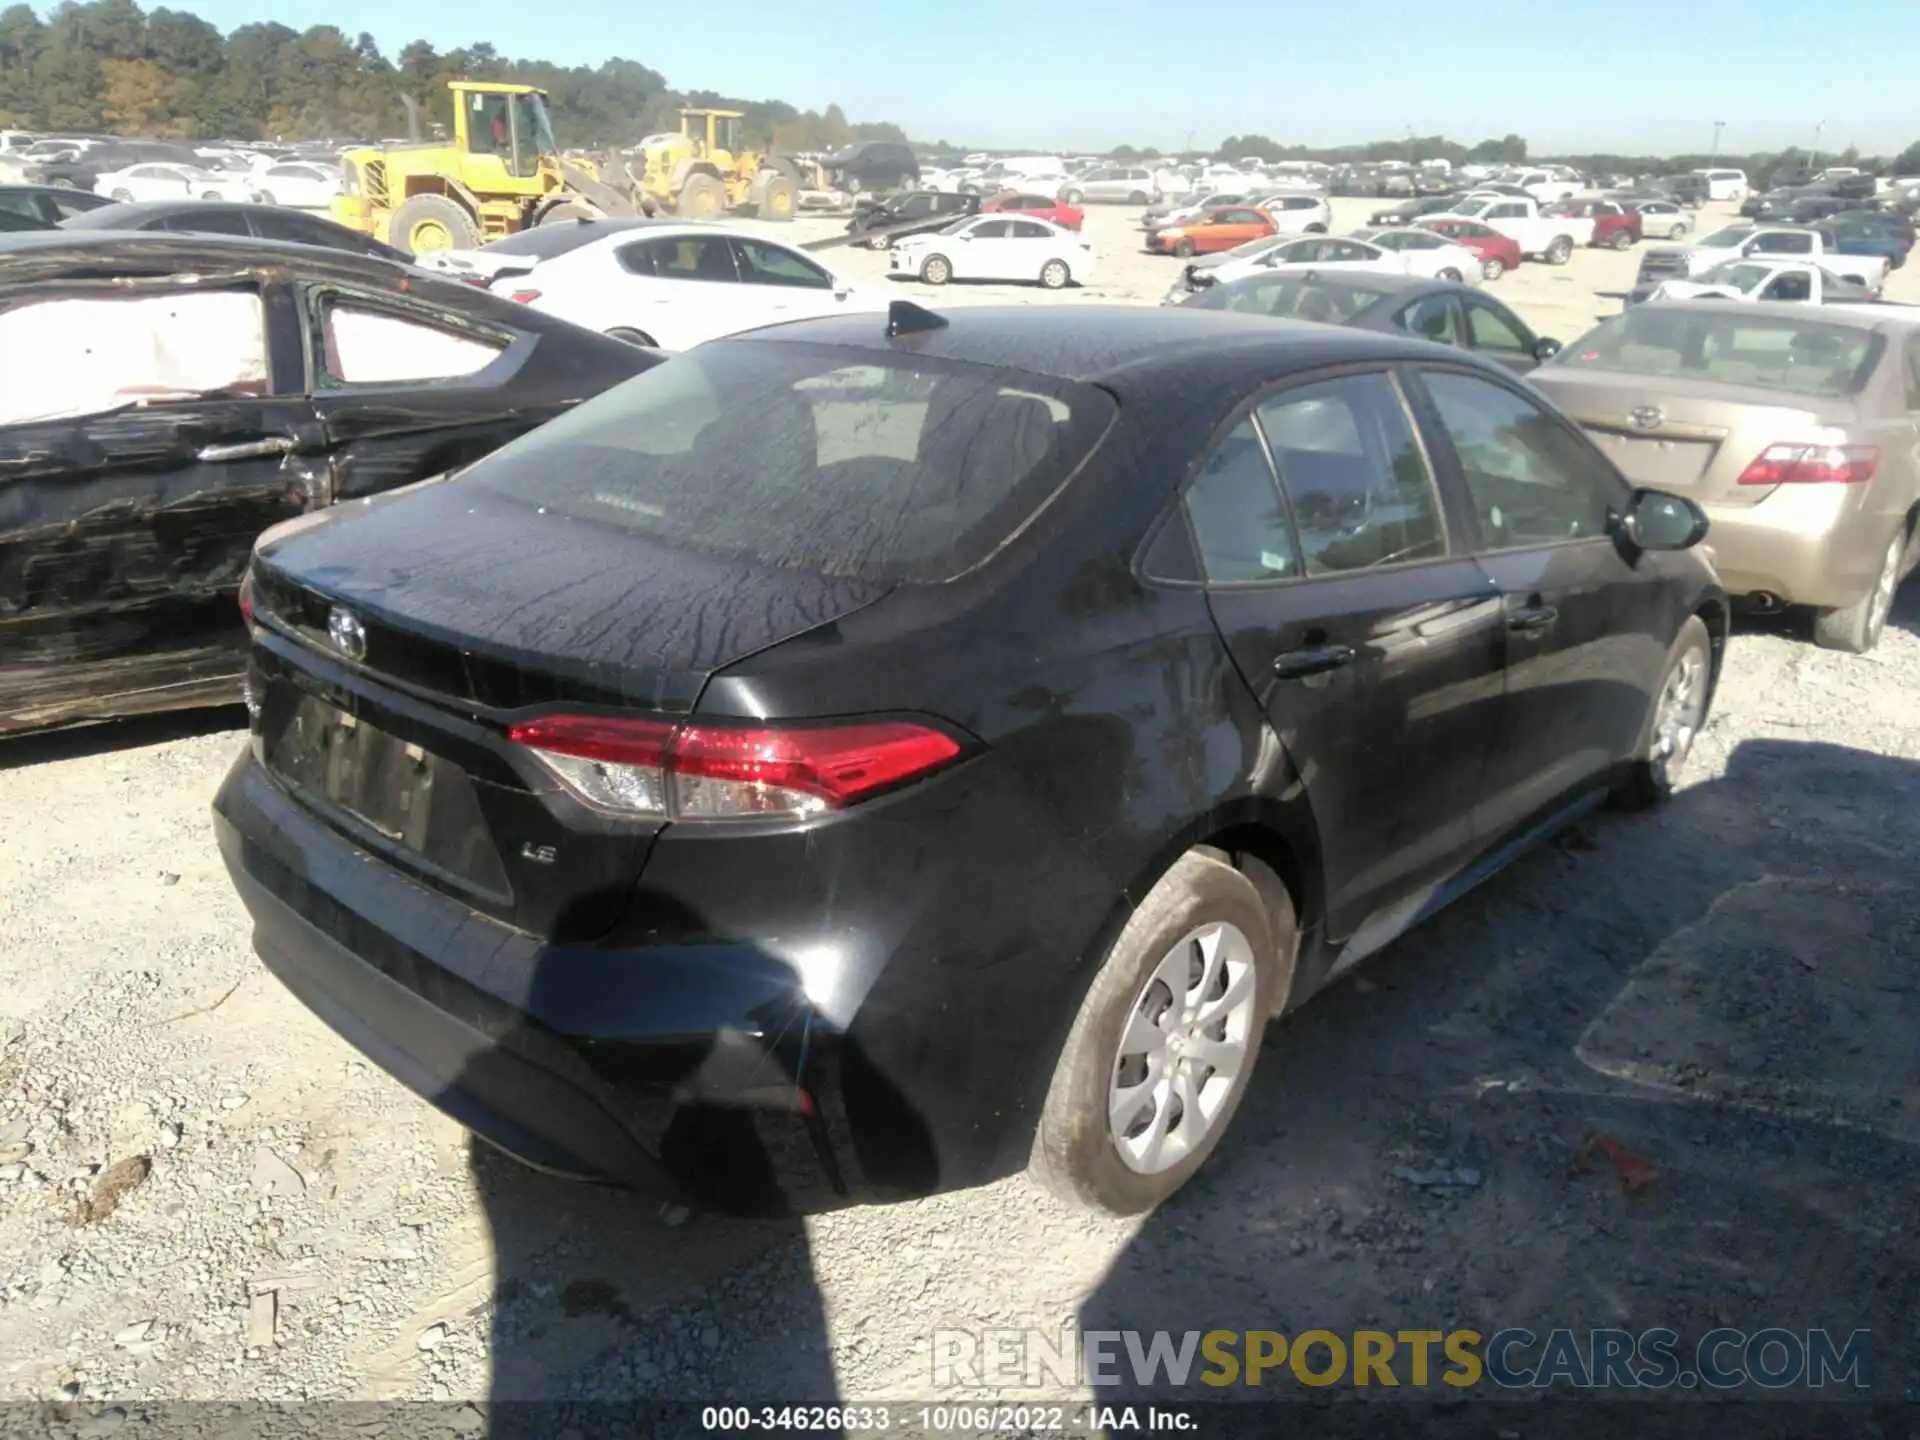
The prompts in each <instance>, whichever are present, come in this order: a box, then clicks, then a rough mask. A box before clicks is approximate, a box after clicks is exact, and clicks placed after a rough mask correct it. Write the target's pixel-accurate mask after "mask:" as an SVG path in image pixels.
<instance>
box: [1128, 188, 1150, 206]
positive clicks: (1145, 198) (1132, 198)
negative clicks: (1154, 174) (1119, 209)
mask: <svg viewBox="0 0 1920 1440" xmlns="http://www.w3.org/2000/svg"><path fill="white" fill-rule="evenodd" d="M1127 203H1128V204H1129V205H1151V204H1152V203H1153V198H1152V197H1151V196H1150V195H1148V194H1147V193H1146V192H1145V191H1144V190H1136V191H1134V192H1133V193H1132V194H1131V195H1129V196H1127Z"/></svg>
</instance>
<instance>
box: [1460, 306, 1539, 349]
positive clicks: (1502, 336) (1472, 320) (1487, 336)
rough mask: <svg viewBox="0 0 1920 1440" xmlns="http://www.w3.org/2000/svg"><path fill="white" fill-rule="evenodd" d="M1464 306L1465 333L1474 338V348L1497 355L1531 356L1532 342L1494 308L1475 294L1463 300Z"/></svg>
mask: <svg viewBox="0 0 1920 1440" xmlns="http://www.w3.org/2000/svg"><path fill="white" fill-rule="evenodd" d="M1464 300H1465V304H1466V307H1467V333H1468V334H1470V335H1471V336H1472V337H1473V348H1474V349H1476V350H1487V351H1490V352H1492V353H1493V354H1496V355H1531V354H1532V353H1533V341H1532V340H1531V339H1529V338H1528V337H1527V336H1526V335H1524V334H1522V333H1521V332H1520V331H1519V330H1517V329H1516V328H1514V322H1513V321H1512V320H1509V319H1508V318H1507V317H1506V316H1505V315H1503V314H1501V313H1500V311H1498V310H1497V309H1495V308H1494V307H1493V305H1492V304H1491V303H1490V302H1488V301H1486V300H1482V299H1481V298H1480V297H1479V296H1477V295H1468V296H1466V297H1464Z"/></svg>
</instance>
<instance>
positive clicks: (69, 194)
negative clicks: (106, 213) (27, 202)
mask: <svg viewBox="0 0 1920 1440" xmlns="http://www.w3.org/2000/svg"><path fill="white" fill-rule="evenodd" d="M0 195H52V196H55V197H56V198H59V199H62V200H67V201H70V202H77V203H79V204H81V205H85V206H88V207H89V208H91V209H95V210H98V209H100V208H101V207H102V206H106V205H111V204H112V203H113V202H112V201H111V200H109V199H107V197H106V196H104V195H95V194H94V193H93V192H92V191H91V190H74V189H70V188H69V187H67V186H65V185H0Z"/></svg>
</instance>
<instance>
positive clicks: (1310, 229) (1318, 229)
mask: <svg viewBox="0 0 1920 1440" xmlns="http://www.w3.org/2000/svg"><path fill="white" fill-rule="evenodd" d="M1306 233H1307V234H1309V235H1324V234H1326V233H1327V227H1326V226H1324V225H1322V224H1321V223H1320V222H1319V221H1318V220H1316V221H1314V222H1313V224H1311V225H1309V226H1307V229H1306Z"/></svg>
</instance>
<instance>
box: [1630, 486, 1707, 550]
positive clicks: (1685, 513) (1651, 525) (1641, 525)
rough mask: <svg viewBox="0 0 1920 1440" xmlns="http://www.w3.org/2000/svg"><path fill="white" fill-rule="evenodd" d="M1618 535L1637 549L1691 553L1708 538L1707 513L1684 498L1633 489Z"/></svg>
mask: <svg viewBox="0 0 1920 1440" xmlns="http://www.w3.org/2000/svg"><path fill="white" fill-rule="evenodd" d="M1620 530H1621V533H1622V534H1623V535H1624V536H1625V537H1626V539H1627V541H1628V542H1629V543H1630V544H1632V545H1633V546H1634V548H1635V549H1639V550H1691V549H1692V548H1693V547H1694V546H1696V545H1698V544H1699V543H1700V542H1701V541H1702V540H1704V539H1706V538H1707V512H1706V511H1704V510H1702V509H1701V508H1700V507H1699V506H1698V505H1696V504H1695V503H1694V502H1693V501H1691V500H1689V499H1687V497H1686V496H1684V495H1673V494H1669V493H1668V492H1667V491H1665V490H1636V491H1634V492H1633V506H1632V508H1631V509H1629V510H1628V511H1627V513H1626V514H1625V515H1624V516H1623V517H1622V518H1621V521H1620Z"/></svg>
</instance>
